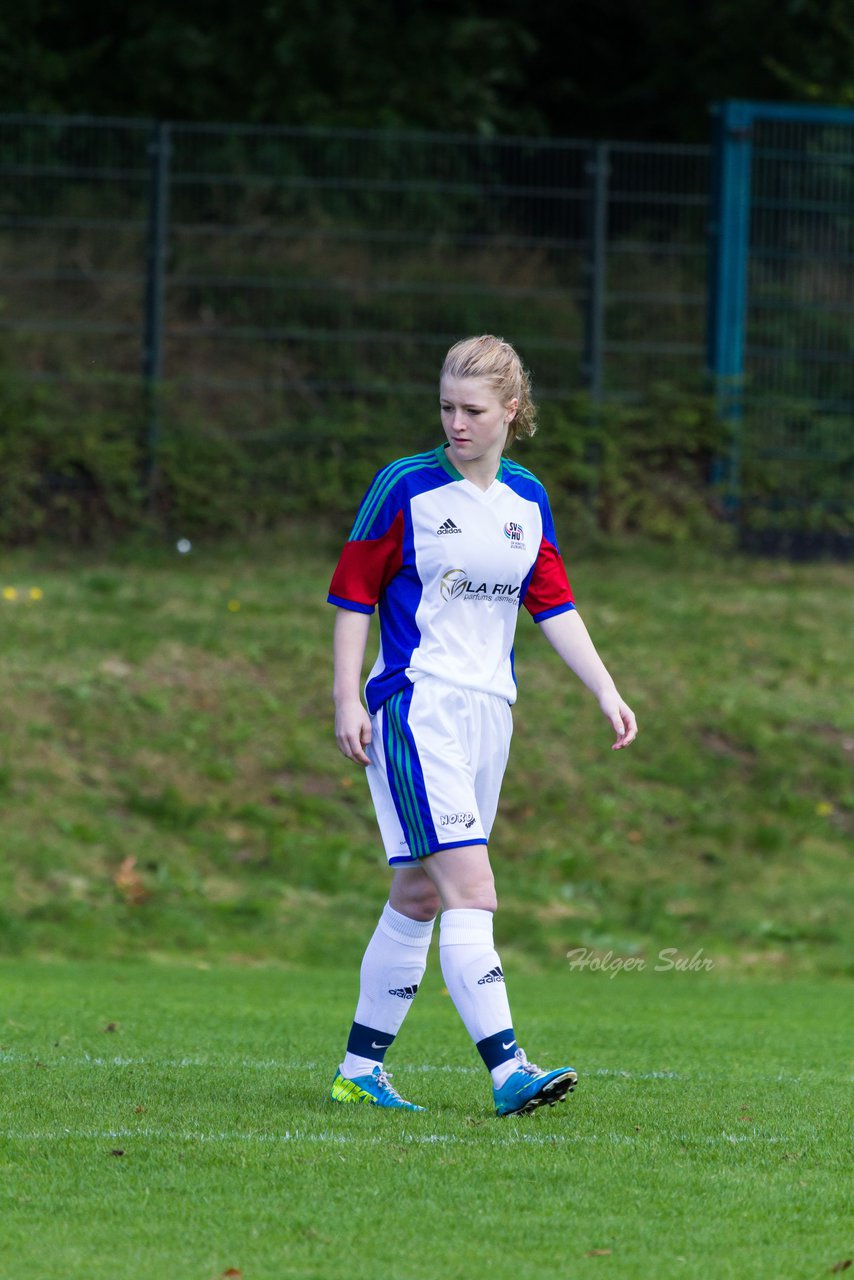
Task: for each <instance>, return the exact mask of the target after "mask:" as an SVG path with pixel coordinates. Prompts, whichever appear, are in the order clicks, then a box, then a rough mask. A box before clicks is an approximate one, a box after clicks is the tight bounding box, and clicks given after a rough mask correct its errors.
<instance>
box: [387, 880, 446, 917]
mask: <svg viewBox="0 0 854 1280" xmlns="http://www.w3.org/2000/svg"><path fill="white" fill-rule="evenodd" d="M389 902H390V903H391V905H392V906H393V907H394V909H395V911H399V912H400V913H401V915H404V916H409V918H410V920H432V919H433V917H434V916H435V915H436V914H437V913H438V911H439V908H440V907H441V905H442V903H441V901H440V898H439V893H438V890H437V889H436V887H435V885H433V884H431V883H430V881H429V880H427V879H426V877H425V879H424V880H423V881H420V880H419V881H417V882H416V883H415V884H406V885H401V884H395V885H393V886H392V892H391V893H390V894H389Z"/></svg>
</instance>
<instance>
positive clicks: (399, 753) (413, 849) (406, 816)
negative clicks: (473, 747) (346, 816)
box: [383, 684, 438, 858]
mask: <svg viewBox="0 0 854 1280" xmlns="http://www.w3.org/2000/svg"><path fill="white" fill-rule="evenodd" d="M412 694H413V686H412V685H411V684H410V685H407V686H406V688H405V689H401V690H400V691H399V692H398V693H395V694H392V696H391V697H390V698H389V699H388V700H387V702H385V703H384V704H383V746H384V748H385V758H386V774H387V777H388V784H389V790H390V791H391V796H392V799H393V801H394V807H395V809H396V810H397V816H398V818H399V819H400V825H401V827H402V828H403V834H404V836H405V837H406V843H407V844H408V845H409V852H410V853H411V854H412V856H413V858H424V857H426V856H427V855H428V854H429V853H431V852H432V851H433V849H435V848H436V847H437V846H438V841H437V837H436V828H435V827H434V825H433V818H432V816H431V813H430V806H429V804H428V802H427V788H426V786H425V785H424V774H423V773H422V770H421V762H420V761H419V759H418V750H417V748H416V746H415V739H414V738H413V736H412V730H411V729H410V727H409V708H410V705H411V703H412Z"/></svg>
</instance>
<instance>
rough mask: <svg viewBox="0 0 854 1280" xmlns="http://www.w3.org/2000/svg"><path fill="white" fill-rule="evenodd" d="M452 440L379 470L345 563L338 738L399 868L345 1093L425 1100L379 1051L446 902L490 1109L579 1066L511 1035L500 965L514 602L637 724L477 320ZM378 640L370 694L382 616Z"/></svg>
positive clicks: (448, 381)
mask: <svg viewBox="0 0 854 1280" xmlns="http://www.w3.org/2000/svg"><path fill="white" fill-rule="evenodd" d="M440 408H441V416H442V427H443V429H444V432H445V435H446V437H447V443H443V444H442V445H441V446H440V447H439V448H437V449H433V450H430V451H429V452H427V453H422V454H418V455H417V456H415V457H411V458H402V459H400V460H399V461H397V462H393V463H392V464H391V465H390V466H388V467H385V468H384V469H383V470H382V471H380V472H379V473H378V475H377V476H376V477H375V479H374V481H373V483H372V485H371V487H370V488H369V489H368V492H367V494H366V495H365V497H364V499H363V501H362V504H361V507H360V508H359V512H358V515H357V517H356V522H355V524H354V526H353V529H352V532H351V534H350V538H349V540H348V542H347V543H346V545H345V547H344V550H343V552H342V555H341V559H340V561H339V563H338V567H337V568H336V570H335V575H334V577H333V579H332V584H331V587H330V592H329V601H330V603H331V604H333V605H336V606H337V607H338V613H337V617H336V621H335V639H334V655H335V677H334V701H335V737H336V741H337V743H338V747H339V749H340V750H341V751H342V752H343V754H344V755H345V756H346V757H347V758H348V759H350V760H353V761H355V762H357V763H358V764H360V765H363V766H364V767H365V769H366V772H367V778H368V782H369V784H370V789H371V795H372V798H373V802H374V807H375V809H376V814H377V820H378V823H379V827H380V833H381V836H382V839H383V843H384V845H385V850H386V854H387V857H388V861H389V864H390V866H391V867H392V877H391V889H390V892H389V900H388V903H387V904H386V906H385V908H384V910H383V913H382V916H381V917H380V921H379V924H378V925H377V928H376V931H375V933H374V935H373V937H372V938H371V941H370V942H369V944H368V948H367V950H366V952H365V956H364V959H363V961H362V968H361V982H360V991H359V1000H358V1004H357V1007H356V1013H355V1019H354V1022H353V1026H352V1029H351V1031H350V1037H349V1040H348V1042H347V1052H346V1054H345V1055H344V1060H343V1062H342V1063H341V1064H340V1067H339V1070H338V1073H337V1075H336V1076H335V1079H334V1081H333V1084H332V1097H333V1098H334V1099H335V1101H337V1102H360V1103H367V1104H369V1105H373V1106H380V1107H398V1108H405V1109H407V1110H411V1111H419V1110H423V1108H422V1107H418V1106H416V1105H415V1104H414V1103H411V1102H407V1101H406V1100H405V1099H404V1098H402V1097H401V1096H400V1094H399V1093H398V1092H397V1090H396V1089H395V1088H394V1086H393V1085H392V1084H391V1083H390V1081H389V1077H388V1075H387V1074H386V1072H385V1070H384V1067H383V1063H384V1059H385V1054H386V1052H387V1050H388V1048H389V1047H390V1045H391V1043H392V1041H393V1040H394V1038H395V1036H396V1034H397V1032H398V1031H399V1030H400V1027H401V1025H402V1023H403V1019H404V1018H405V1016H406V1014H407V1013H408V1011H409V1009H410V1007H411V1005H412V1001H413V999H414V997H415V994H416V992H417V990H418V984H419V983H420V982H421V979H422V977H423V974H424V969H425V967H426V963H427V951H428V948H429V946H430V938H431V935H432V932H433V923H434V919H435V917H436V914H437V912H438V911H439V910H440V909H441V912H442V918H441V925H440V932H439V958H440V962H441V966H442V974H443V977H444V979H445V984H446V986H447V988H448V992H449V994H450V996H451V998H452V999H453V1001H454V1004H455V1005H456V1008H457V1010H458V1012H459V1014H460V1017H461V1018H462V1020H463V1022H464V1024H465V1026H466V1029H467V1030H468V1032H469V1034H470V1035H471V1037H472V1039H473V1040H474V1042H475V1044H476V1046H477V1049H478V1051H479V1052H480V1055H481V1057H482V1058H483V1061H484V1063H485V1064H486V1067H487V1068H488V1070H489V1071H490V1073H491V1075H492V1084H493V1096H494V1101H495V1110H496V1113H497V1114H498V1115H512V1114H516V1113H519V1112H531V1111H534V1110H535V1109H536V1108H537V1107H539V1106H541V1105H542V1104H544V1103H546V1104H548V1105H552V1104H553V1103H555V1102H559V1101H560V1100H561V1099H562V1098H563V1097H565V1095H566V1094H567V1093H569V1092H571V1090H572V1089H573V1088H574V1086H575V1082H576V1073H575V1071H574V1070H573V1069H572V1067H560V1068H558V1069H557V1070H553V1071H543V1070H541V1069H540V1068H539V1067H536V1066H534V1065H533V1063H530V1062H529V1061H528V1059H527V1057H526V1056H525V1053H524V1051H523V1050H522V1049H521V1048H519V1047H518V1044H517V1040H516V1032H515V1031H514V1029H513V1020H512V1018H511V1016H510V1006H509V1003H508V999H507V991H506V987H505V983H504V973H503V970H502V968H501V962H500V960H499V957H498V954H497V953H496V951H495V947H494V944H493V933H492V920H493V913H494V912H495V910H496V908H497V905H498V904H497V899H496V895H495V883H494V880H493V875H492V868H491V867H490V863H489V853H488V848H487V841H488V839H489V834H490V829H491V827H492V822H493V819H494V817H495V813H496V809H497V806H498V795H499V790H500V787H501V780H502V776H503V774H504V769H505V766H506V763H507V755H508V751H509V747H510V734H511V730H512V721H511V711H510V707H511V705H512V703H513V702H514V701H515V698H516V682H515V678H514V673H513V637H514V633H515V630H516V618H517V616H518V612H519V606H520V605H524V606H525V608H526V609H527V610H528V611H529V612H530V613H531V614H532V616H533V618H534V621H535V622H537V623H539V625H540V627H541V629H542V631H543V633H544V634H545V637H546V639H547V640H548V641H549V643H550V644H551V645H552V646H553V647H554V649H555V650H556V651H557V653H558V654H559V655H560V657H561V658H562V659H563V660H564V662H565V663H566V664H567V666H568V667H570V668H571V669H572V671H574V672H575V673H576V675H577V676H578V677H579V678H580V679H581V680H582V681H583V682H584V684H585V685H586V686H587V687H588V688H589V689H590V690H591V692H592V693H593V694H594V696H595V697H596V698H597V699H598V701H599V706H600V707H601V709H602V712H603V714H604V715H605V717H606V719H607V720H608V721H609V722H610V723H611V725H612V726H613V729H614V734H615V740H614V742H613V744H612V747H613V749H614V750H619V749H620V748H622V747H627V746H628V745H629V743H630V742H632V741H633V740H634V738H635V735H636V734H637V725H636V723H635V717H634V714H633V712H632V711H631V709H630V708H629V707H628V706H627V704H626V703H625V702H624V701H623V699H622V698H621V697H620V695H619V693H618V692H617V689H616V686H615V684H614V681H613V680H612V679H611V676H610V675H609V674H608V671H607V670H606V668H605V666H604V664H603V663H602V660H601V659H600V658H599V655H598V654H597V652H596V649H595V648H594V646H593V642H592V641H591V639H590V637H589V635H588V633H587V630H586V629H585V626H584V624H583V622H582V621H581V618H580V616H579V614H578V612H577V611H576V609H575V606H574V604H573V597H572V592H571V590H570V586H569V582H568V581H567V576H566V571H565V569H564V565H563V561H562V560H561V557H560V553H559V551H558V547H557V539H556V536H555V530H554V524H553V521H552V515H551V510H550V508H549V503H548V498H547V496H546V492H545V490H544V488H543V486H542V485H541V484H540V482H539V481H538V480H537V479H536V478H535V477H534V476H533V475H532V474H531V473H530V472H529V471H526V470H525V468H524V467H520V466H519V465H518V463H516V462H512V461H511V460H510V459H509V458H507V457H506V456H505V449H506V448H507V446H508V445H509V444H510V443H511V442H512V441H513V440H514V439H515V438H516V437H518V436H530V435H532V434H533V432H534V429H535V409H534V405H533V403H532V401H531V396H530V384H529V380H528V376H527V373H526V371H525V370H524V369H523V367H522V364H521V361H520V360H519V357H518V355H517V353H516V351H515V350H514V349H513V347H511V346H510V345H509V343H506V342H504V341H503V340H502V339H500V338H495V337H492V336H491V335H484V336H481V337H477V338H469V339H466V340H465V341H463V342H459V343H457V344H456V345H455V346H453V347H452V348H451V350H450V351H449V352H448V354H447V356H446V358H445V363H444V365H443V368H442V373H441V381H440ZM376 606H379V614H380V648H379V654H378V656H377V659H376V662H375V663H374V667H373V670H372V671H371V674H370V676H369V678H368V682H367V685H366V688H365V698H366V702H367V710H366V709H365V706H364V705H363V704H362V701H361V698H360V682H361V672H362V663H363V659H364V655H365V647H366V644H367V639H368V631H369V627H370V618H371V614H372V613H373V612H374V609H375V607H376Z"/></svg>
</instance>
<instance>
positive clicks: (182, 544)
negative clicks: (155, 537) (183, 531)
mask: <svg viewBox="0 0 854 1280" xmlns="http://www.w3.org/2000/svg"><path fill="white" fill-rule="evenodd" d="M175 546H176V547H177V548H178V550H179V551H180V553H181V555H182V556H185V555H186V554H187V552H188V551H192V549H193V544H192V542H191V541H190V539H189V538H179V539H178V541H177V542H176V543H175Z"/></svg>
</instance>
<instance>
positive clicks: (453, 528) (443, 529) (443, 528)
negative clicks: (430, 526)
mask: <svg viewBox="0 0 854 1280" xmlns="http://www.w3.org/2000/svg"><path fill="white" fill-rule="evenodd" d="M436 532H437V533H438V534H443V533H462V529H461V528H460V527H459V525H456V524H454V522H453V520H452V519H451V518H450V516H449V517H448V519H447V520H446V521H445V523H444V524H440V525H439V528H438V529H437V530H436Z"/></svg>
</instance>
